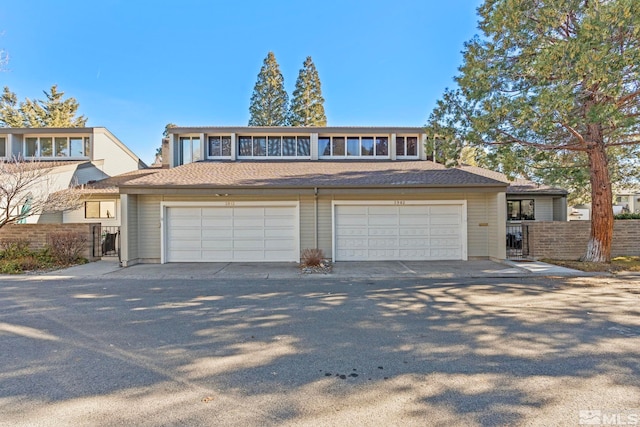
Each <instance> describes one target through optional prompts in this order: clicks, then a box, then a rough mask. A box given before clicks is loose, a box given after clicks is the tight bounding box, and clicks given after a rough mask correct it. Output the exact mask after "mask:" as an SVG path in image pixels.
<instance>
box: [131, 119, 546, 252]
mask: <svg viewBox="0 0 640 427" xmlns="http://www.w3.org/2000/svg"><path fill="white" fill-rule="evenodd" d="M424 138H425V135H424V132H423V130H422V129H421V128H386V127H385V128H382V127H360V128H358V127H306V128H301V127H207V128H172V129H170V134H169V138H168V147H167V150H166V152H167V153H168V156H166V157H167V158H166V159H165V161H166V162H167V163H168V165H167V166H168V168H167V169H163V170H160V171H159V172H157V173H153V174H149V175H145V176H142V177H138V178H134V179H130V180H127V181H126V182H123V183H121V184H120V185H119V193H120V218H121V227H122V247H121V258H122V263H123V265H132V264H135V263H141V262H147V263H148V262H152V263H167V262H249V261H251V262H271V261H282V262H298V261H299V260H300V252H301V251H302V250H303V249H305V248H319V249H322V250H323V251H324V253H325V255H326V256H327V257H328V258H331V259H332V260H334V261H380V260H466V259H469V258H496V259H504V258H505V254H506V252H505V232H506V226H505V224H506V220H507V209H506V208H507V190H508V187H509V183H508V182H507V181H505V180H502V179H499V178H498V179H496V178H494V177H491V176H488V175H487V174H482V173H477V172H474V171H470V170H465V169H464V168H445V167H444V166H443V165H440V164H437V163H434V162H431V161H428V160H426V154H425V152H424V148H423V147H424ZM543 204H544V203H543ZM552 205H553V204H552V203H551V206H552Z"/></svg>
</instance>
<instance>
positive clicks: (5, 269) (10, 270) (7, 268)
mask: <svg viewBox="0 0 640 427" xmlns="http://www.w3.org/2000/svg"><path fill="white" fill-rule="evenodd" d="M18 273H22V269H21V268H20V265H19V263H18V262H17V261H16V260H13V259H11V260H7V259H3V260H1V261H0V274H18Z"/></svg>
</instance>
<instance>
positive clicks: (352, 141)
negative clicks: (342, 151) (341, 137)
mask: <svg viewBox="0 0 640 427" xmlns="http://www.w3.org/2000/svg"><path fill="white" fill-rule="evenodd" d="M359 155H360V138H359V137H357V136H356V137H353V136H350V137H348V138H347V156H359Z"/></svg>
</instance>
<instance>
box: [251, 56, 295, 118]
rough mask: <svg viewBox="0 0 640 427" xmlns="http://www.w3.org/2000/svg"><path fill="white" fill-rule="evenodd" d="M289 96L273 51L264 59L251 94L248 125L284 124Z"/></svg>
mask: <svg viewBox="0 0 640 427" xmlns="http://www.w3.org/2000/svg"><path fill="white" fill-rule="evenodd" d="M288 104H289V96H288V95H287V91H286V90H285V89H284V77H282V73H281V72H280V66H279V65H278V62H277V61H276V57H275V55H274V54H273V52H269V54H268V55H267V57H266V58H265V59H264V63H263V65H262V68H261V69H260V73H259V74H258V80H257V81H256V85H255V86H254V88H253V94H252V95H251V105H250V106H249V114H250V118H249V126H286V125H287V122H288V120H287V118H288V117H287V116H288Z"/></svg>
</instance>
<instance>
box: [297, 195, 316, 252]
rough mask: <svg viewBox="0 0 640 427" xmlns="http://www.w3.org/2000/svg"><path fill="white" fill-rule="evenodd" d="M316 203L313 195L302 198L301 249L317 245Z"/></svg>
mask: <svg viewBox="0 0 640 427" xmlns="http://www.w3.org/2000/svg"><path fill="white" fill-rule="evenodd" d="M315 234H316V224H315V203H314V198H313V197H301V198H300V250H304V249H307V248H309V249H310V248H315V247H316V236H315Z"/></svg>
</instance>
